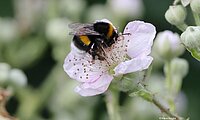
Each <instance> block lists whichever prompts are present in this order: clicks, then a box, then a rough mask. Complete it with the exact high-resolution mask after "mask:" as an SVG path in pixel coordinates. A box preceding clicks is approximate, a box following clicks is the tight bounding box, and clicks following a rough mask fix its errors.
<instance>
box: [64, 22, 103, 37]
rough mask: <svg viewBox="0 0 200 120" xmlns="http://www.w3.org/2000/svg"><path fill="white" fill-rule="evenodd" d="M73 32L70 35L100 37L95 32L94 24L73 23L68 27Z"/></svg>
mask: <svg viewBox="0 0 200 120" xmlns="http://www.w3.org/2000/svg"><path fill="white" fill-rule="evenodd" d="M68 27H69V28H71V29H72V30H73V31H72V32H70V33H69V35H100V34H99V33H98V32H96V31H94V28H93V24H90V23H87V24H81V23H72V24H69V25H68Z"/></svg>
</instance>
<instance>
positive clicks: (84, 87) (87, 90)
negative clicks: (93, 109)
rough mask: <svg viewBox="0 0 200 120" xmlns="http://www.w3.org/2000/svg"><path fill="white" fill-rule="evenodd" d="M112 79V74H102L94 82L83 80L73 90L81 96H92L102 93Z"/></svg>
mask: <svg viewBox="0 0 200 120" xmlns="http://www.w3.org/2000/svg"><path fill="white" fill-rule="evenodd" d="M112 79H113V76H110V75H108V74H103V75H102V76H101V77H100V78H99V79H97V80H96V81H94V82H85V83H82V84H81V85H79V86H77V87H76V88H75V92H77V93H79V94H80V95H81V96H94V95H98V94H101V93H104V92H105V91H106V90H107V89H108V87H109V85H110V83H111V81H112Z"/></svg>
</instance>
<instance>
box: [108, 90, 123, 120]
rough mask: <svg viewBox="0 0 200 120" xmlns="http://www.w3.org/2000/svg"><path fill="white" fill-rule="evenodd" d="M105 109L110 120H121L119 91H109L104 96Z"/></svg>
mask: <svg viewBox="0 0 200 120" xmlns="http://www.w3.org/2000/svg"><path fill="white" fill-rule="evenodd" d="M106 107H107V111H108V116H109V119H110V120H121V117H120V113H119V91H117V90H111V89H110V91H108V93H107V94H106Z"/></svg>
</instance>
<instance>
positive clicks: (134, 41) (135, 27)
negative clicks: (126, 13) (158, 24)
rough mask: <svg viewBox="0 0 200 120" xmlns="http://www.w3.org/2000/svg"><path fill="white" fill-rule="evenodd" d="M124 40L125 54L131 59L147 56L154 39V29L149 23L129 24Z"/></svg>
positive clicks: (136, 22) (134, 22) (137, 22)
mask: <svg viewBox="0 0 200 120" xmlns="http://www.w3.org/2000/svg"><path fill="white" fill-rule="evenodd" d="M127 33H130V34H129V35H124V40H125V41H126V45H127V54H128V56H130V57H131V58H135V57H138V56H143V55H144V56H145V55H149V54H150V52H151V47H152V45H153V39H154V38H155V34H156V29H155V27H154V26H153V25H152V24H150V23H145V22H142V21H133V22H129V23H128V24H127V25H126V27H125V29H124V34H127Z"/></svg>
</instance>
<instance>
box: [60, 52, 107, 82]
mask: <svg viewBox="0 0 200 120" xmlns="http://www.w3.org/2000/svg"><path fill="white" fill-rule="evenodd" d="M104 65H105V63H103V62H102V61H99V60H95V61H92V57H91V55H89V54H88V53H82V54H80V53H77V52H76V51H71V52H70V53H69V54H68V56H67V57H66V58H65V61H64V64H63V68H64V71H65V72H66V73H67V74H68V75H69V77H70V78H72V79H75V80H77V81H79V82H93V81H95V80H96V79H98V78H99V77H100V76H101V75H102V74H103V73H105V72H106V71H107V70H106V68H107V67H105V66H104Z"/></svg>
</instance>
